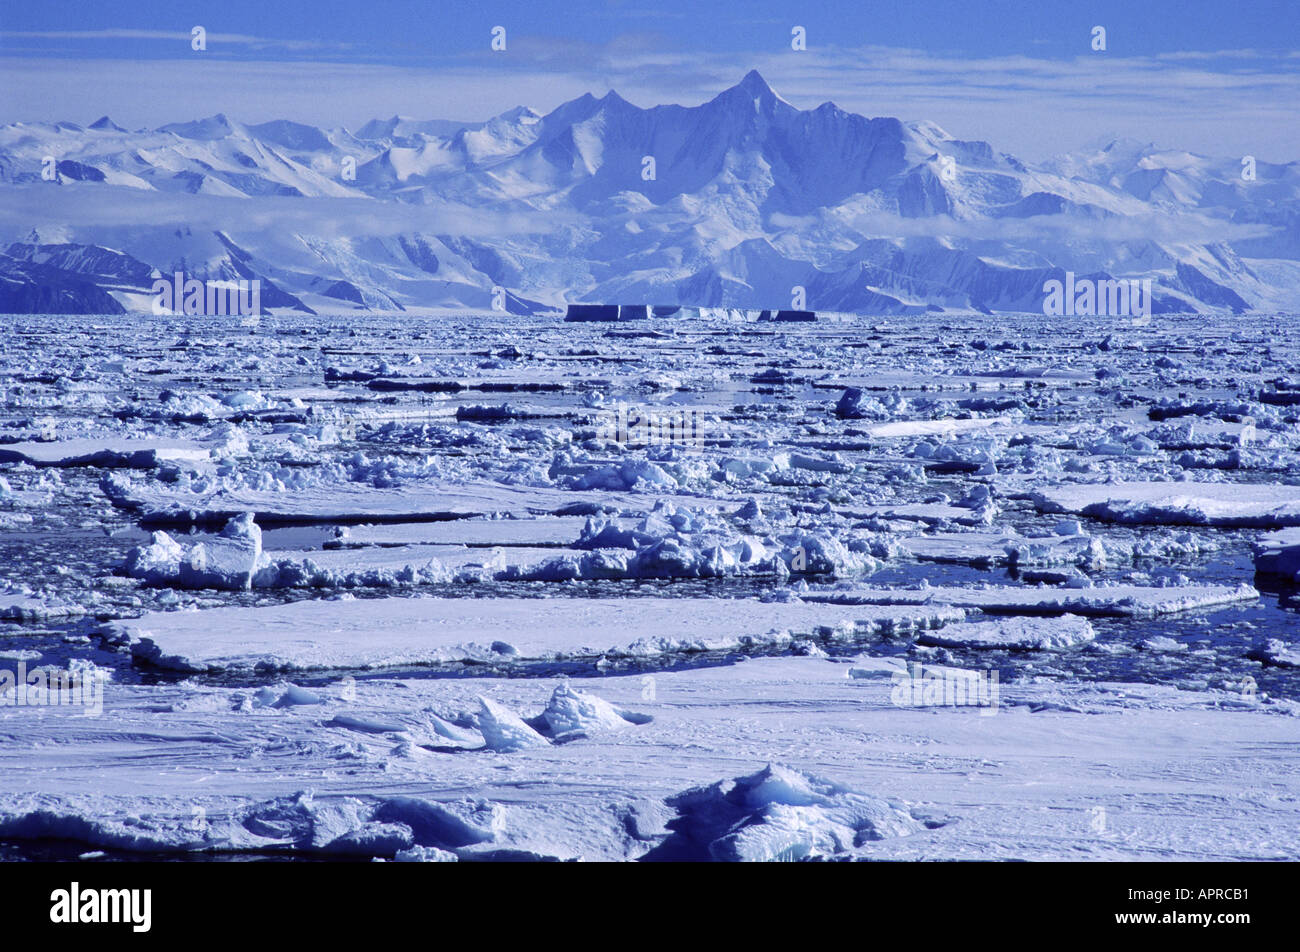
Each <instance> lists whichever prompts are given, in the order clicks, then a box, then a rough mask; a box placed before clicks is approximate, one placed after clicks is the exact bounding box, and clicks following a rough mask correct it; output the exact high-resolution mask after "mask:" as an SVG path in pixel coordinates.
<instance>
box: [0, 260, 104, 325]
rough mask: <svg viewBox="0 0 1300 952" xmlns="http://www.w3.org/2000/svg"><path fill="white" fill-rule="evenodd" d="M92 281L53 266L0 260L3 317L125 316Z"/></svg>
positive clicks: (0, 297) (1, 310)
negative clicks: (5, 315) (12, 315)
mask: <svg viewBox="0 0 1300 952" xmlns="http://www.w3.org/2000/svg"><path fill="white" fill-rule="evenodd" d="M125 310H126V309H125V308H123V307H122V305H121V304H119V303H118V302H117V299H116V298H114V297H113V296H112V295H111V294H109V293H108V292H107V291H105V290H104V289H103V288H101V287H99V286H98V285H97V284H95V283H94V281H93V280H91V279H89V278H86V277H84V276H82V275H79V274H76V273H74V272H72V271H66V270H64V269H62V268H56V267H54V266H52V265H46V264H36V263H33V262H29V261H18V260H16V259H14V258H10V257H8V256H7V255H6V256H0V313H3V314H123V313H125Z"/></svg>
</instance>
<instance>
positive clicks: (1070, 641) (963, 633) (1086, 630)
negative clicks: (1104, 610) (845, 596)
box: [917, 615, 1095, 651]
mask: <svg viewBox="0 0 1300 952" xmlns="http://www.w3.org/2000/svg"><path fill="white" fill-rule="evenodd" d="M1094 634H1095V633H1094V632H1093V629H1092V625H1090V624H1089V623H1088V620H1087V619H1086V618H1081V617H1080V616H1078V615H1059V616H1056V617H1051V618H1016V617H1012V618H998V619H996V620H994V621H987V622H963V623H960V624H956V625H948V626H947V627H945V628H944V629H943V630H942V631H927V632H922V633H921V635H920V637H919V638H918V639H917V640H918V641H919V642H920V643H921V644H923V645H935V646H938V647H941V648H998V649H1003V650H1010V651H1042V650H1047V649H1053V648H1070V647H1073V646H1074V645H1078V644H1083V643H1084V642H1088V641H1092V639H1093V637H1094Z"/></svg>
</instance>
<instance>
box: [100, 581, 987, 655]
mask: <svg viewBox="0 0 1300 952" xmlns="http://www.w3.org/2000/svg"><path fill="white" fill-rule="evenodd" d="M964 615H965V613H964V612H963V611H962V610H961V609H960V608H954V607H948V606H938V605H936V606H927V605H901V606H897V607H895V606H876V605H851V606H849V605H828V604H803V603H800V602H775V603H774V602H762V601H759V600H757V599H720V598H628V599H601V598H582V599H569V598H565V599H530V598H494V599H490V600H489V599H459V598H419V597H417V598H398V597H393V598H384V599H354V600H337V601H335V600H328V601H301V602H294V603H292V604H288V605H276V606H270V607H265V608H216V609H210V610H205V611H196V612H155V613H151V614H149V615H146V616H144V617H143V618H139V619H135V620H131V621H123V622H114V623H110V624H109V625H108V626H106V629H105V632H104V637H105V638H106V639H107V640H108V641H109V642H111V643H119V644H127V645H130V646H131V649H132V651H133V653H134V654H135V657H136V658H137V659H138V660H139V661H141V662H145V663H148V664H151V665H154V666H157V667H162V668H170V669H173V670H177V671H194V672H202V671H220V672H232V671H244V672H253V671H257V672H272V671H319V670H345V669H352V670H369V669H375V668H393V667H413V666H421V665H431V664H443V663H450V662H461V661H472V662H480V663H493V664H501V665H514V664H522V663H524V662H529V661H541V660H561V659H595V658H600V657H614V658H617V657H623V658H632V657H646V658H652V657H656V656H661V655H666V654H674V653H695V652H702V651H725V650H734V649H738V648H761V647H771V646H782V645H789V644H790V643H791V642H793V641H794V640H795V639H796V637H804V638H815V639H830V640H838V641H844V642H848V643H851V642H852V641H855V640H867V639H870V638H872V637H879V636H880V635H882V634H885V633H893V632H909V631H915V630H922V629H928V628H933V627H937V626H940V625H943V624H946V623H948V622H953V621H960V620H961V619H962V618H963V617H964Z"/></svg>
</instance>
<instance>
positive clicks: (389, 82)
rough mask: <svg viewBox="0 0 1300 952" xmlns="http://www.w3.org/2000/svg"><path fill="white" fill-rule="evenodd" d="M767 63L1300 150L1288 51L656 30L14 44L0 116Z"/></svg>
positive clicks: (1078, 127)
mask: <svg viewBox="0 0 1300 952" xmlns="http://www.w3.org/2000/svg"><path fill="white" fill-rule="evenodd" d="M166 35H170V34H166ZM242 41H245V42H248V43H253V42H276V41H270V40H264V39H262V38H257V37H244V38H242ZM304 42H305V41H304ZM751 68H758V69H759V70H760V71H761V72H762V73H763V75H764V76H766V77H767V78H768V80H769V81H770V82H771V83H772V84H773V86H775V87H776V89H777V90H778V91H779V92H780V93H781V94H782V95H783V96H784V97H785V98H786V99H788V100H790V101H791V102H793V103H794V104H796V105H798V106H800V107H803V108H811V107H814V106H817V105H819V104H820V103H822V102H824V101H826V100H832V101H834V102H836V103H837V104H838V105H840V106H841V107H843V108H845V109H849V110H851V111H854V112H860V113H863V114H865V115H870V116H881V115H892V116H899V117H901V118H905V119H930V120H933V121H935V122H937V123H938V124H939V125H941V126H943V127H944V128H945V129H947V130H948V131H949V132H950V133H952V134H953V135H955V136H957V137H958V138H964V139H985V140H987V141H990V142H992V143H993V144H994V146H995V147H996V148H999V149H1003V150H1006V151H1009V152H1012V153H1013V154H1017V155H1020V156H1022V157H1025V158H1027V159H1030V160H1034V159H1040V158H1044V157H1046V156H1048V155H1050V154H1053V153H1056V152H1059V151H1064V150H1068V149H1072V148H1076V147H1078V146H1079V145H1081V144H1082V143H1084V142H1087V141H1090V140H1093V139H1095V138H1097V137H1099V136H1101V135H1125V136H1132V137H1134V138H1141V139H1143V140H1146V141H1152V142H1156V143H1158V144H1161V145H1164V146H1168V147H1178V148H1187V149H1190V150H1193V151H1199V152H1204V153H1207V154H1215V155H1243V154H1251V155H1256V156H1259V157H1262V158H1267V159H1269V160H1271V161H1291V160H1295V159H1297V158H1300V132H1298V131H1297V130H1298V129H1300V123H1297V121H1296V113H1295V105H1294V104H1295V103H1296V102H1300V71H1297V70H1295V68H1294V61H1293V60H1292V59H1290V58H1289V56H1288V55H1285V54H1273V53H1266V52H1259V51H1256V50H1251V49H1231V50H1223V51H1218V52H1213V53H1187V54H1180V53H1173V54H1159V55H1151V56H1141V57H1139V56H1118V55H1112V54H1109V53H1106V54H1101V53H1099V54H1095V55H1084V56H1079V57H1075V58H1073V59H1048V58H1039V57H1035V56H1032V55H1025V54H1019V55H1012V56H986V57H962V56H945V55H940V54H935V53H932V52H928V51H924V50H918V49H909V48H900V47H881V46H857V47H848V46H844V47H835V46H819V47H818V48H816V49H811V50H808V51H807V52H801V53H796V52H791V51H772V50H768V51H764V52H755V53H732V52H721V51H720V52H718V53H717V54H716V55H711V56H708V57H701V56H700V55H698V54H697V53H694V52H689V51H682V50H681V49H680V48H676V47H674V46H673V45H671V44H669V43H668V42H666V40H664V38H663V37H662V36H660V35H659V34H658V33H656V32H654V31H653V30H651V31H646V32H639V33H627V34H624V35H622V36H620V37H618V38H617V39H616V40H615V41H611V42H609V43H604V44H598V43H576V42H575V41H572V40H557V39H555V38H549V37H545V36H530V35H512V37H511V40H510V51H509V53H508V55H507V54H495V53H492V52H490V51H489V50H487V49H486V48H484V49H482V50H479V51H474V52H462V53H449V54H445V55H443V56H442V57H441V58H440V59H438V60H437V61H436V62H434V63H432V64H431V65H429V66H427V67H425V66H420V67H412V66H403V65H390V64H383V63H358V62H340V61H324V60H323V59H322V58H321V57H313V58H311V59H302V60H297V61H287V60H280V61H271V60H268V59H259V60H254V61H247V60H242V61H235V60H220V59H215V58H205V57H202V56H198V55H195V56H189V57H180V58H174V59H167V60H141V61H126V60H113V59H80V60H61V59H47V60H45V61H44V62H42V63H41V65H40V68H39V69H33V67H32V63H31V60H30V59H26V58H24V57H20V56H10V57H6V58H0V85H2V87H3V88H5V89H6V91H7V97H6V99H7V103H6V105H5V106H3V107H0V109H3V110H4V111H3V112H0V120H5V121H9V120H14V119H56V118H58V119H62V118H68V119H80V120H86V119H90V118H94V117H95V116H98V115H101V114H104V113H108V114H110V115H113V116H114V117H115V118H117V119H118V121H121V122H126V123H128V124H131V125H146V124H147V125H157V124H159V123H162V122H167V121H176V120H183V119H189V118H193V117H195V116H200V115H210V114H212V113H214V112H225V113H227V114H229V115H231V116H234V117H237V118H240V119H243V120H246V121H250V122H256V121H264V120H267V119H272V118H291V119H298V120H301V121H306V122H312V123H316V124H321V125H326V126H335V125H340V124H347V125H350V126H352V127H354V128H355V126H356V125H357V124H359V123H360V122H362V121H364V120H366V119H368V118H371V117H374V116H385V115H392V114H394V113H400V114H406V115H415V116H419V117H426V118H454V119H476V118H486V117H488V116H491V115H495V114H497V113H499V112H502V111H504V110H506V109H509V108H511V107H513V106H516V105H529V106H533V107H534V108H537V109H540V110H541V111H546V110H549V109H551V108H553V107H555V106H556V105H558V104H559V103H560V102H563V101H564V100H567V99H570V98H573V97H575V96H578V95H581V94H582V93H584V92H589V91H590V92H594V93H596V94H597V95H600V94H602V93H603V92H604V91H606V90H608V89H617V90H618V91H619V93H621V94H622V95H623V96H625V97H626V98H628V99H629V100H631V101H633V102H635V103H637V104H638V105H643V106H648V105H654V104H658V103H662V102H680V103H684V104H695V103H698V102H701V101H704V100H706V99H708V98H711V97H712V96H714V95H716V94H717V93H718V92H719V91H721V90H722V89H724V88H725V87H727V86H729V85H731V84H733V83H735V82H736V81H737V80H738V79H739V78H740V77H741V76H742V75H743V74H744V73H745V72H746V71H747V70H749V69H751ZM164 89H165V90H166V91H167V95H166V97H165V98H164V97H161V96H160V95H159V91H160V90H164ZM269 91H273V92H269Z"/></svg>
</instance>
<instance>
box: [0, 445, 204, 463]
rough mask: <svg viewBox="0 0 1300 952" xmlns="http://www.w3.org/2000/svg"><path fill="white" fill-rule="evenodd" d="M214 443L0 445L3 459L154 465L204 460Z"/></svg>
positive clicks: (35, 461) (0, 460) (1, 461)
mask: <svg viewBox="0 0 1300 952" xmlns="http://www.w3.org/2000/svg"><path fill="white" fill-rule="evenodd" d="M211 452H212V447H211V446H209V445H204V444H202V443H197V442H194V441H193V440H157V439H134V438H117V439H102V440H96V439H90V438H85V439H74V440H57V441H52V442H48V443H31V442H28V443H9V444H5V445H0V463H30V464H31V465H33V466H103V467H129V468H132V469H153V468H154V467H156V466H158V464H159V463H163V462H176V461H180V460H187V461H195V460H205V459H207V458H208V457H209V456H210V455H211Z"/></svg>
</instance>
